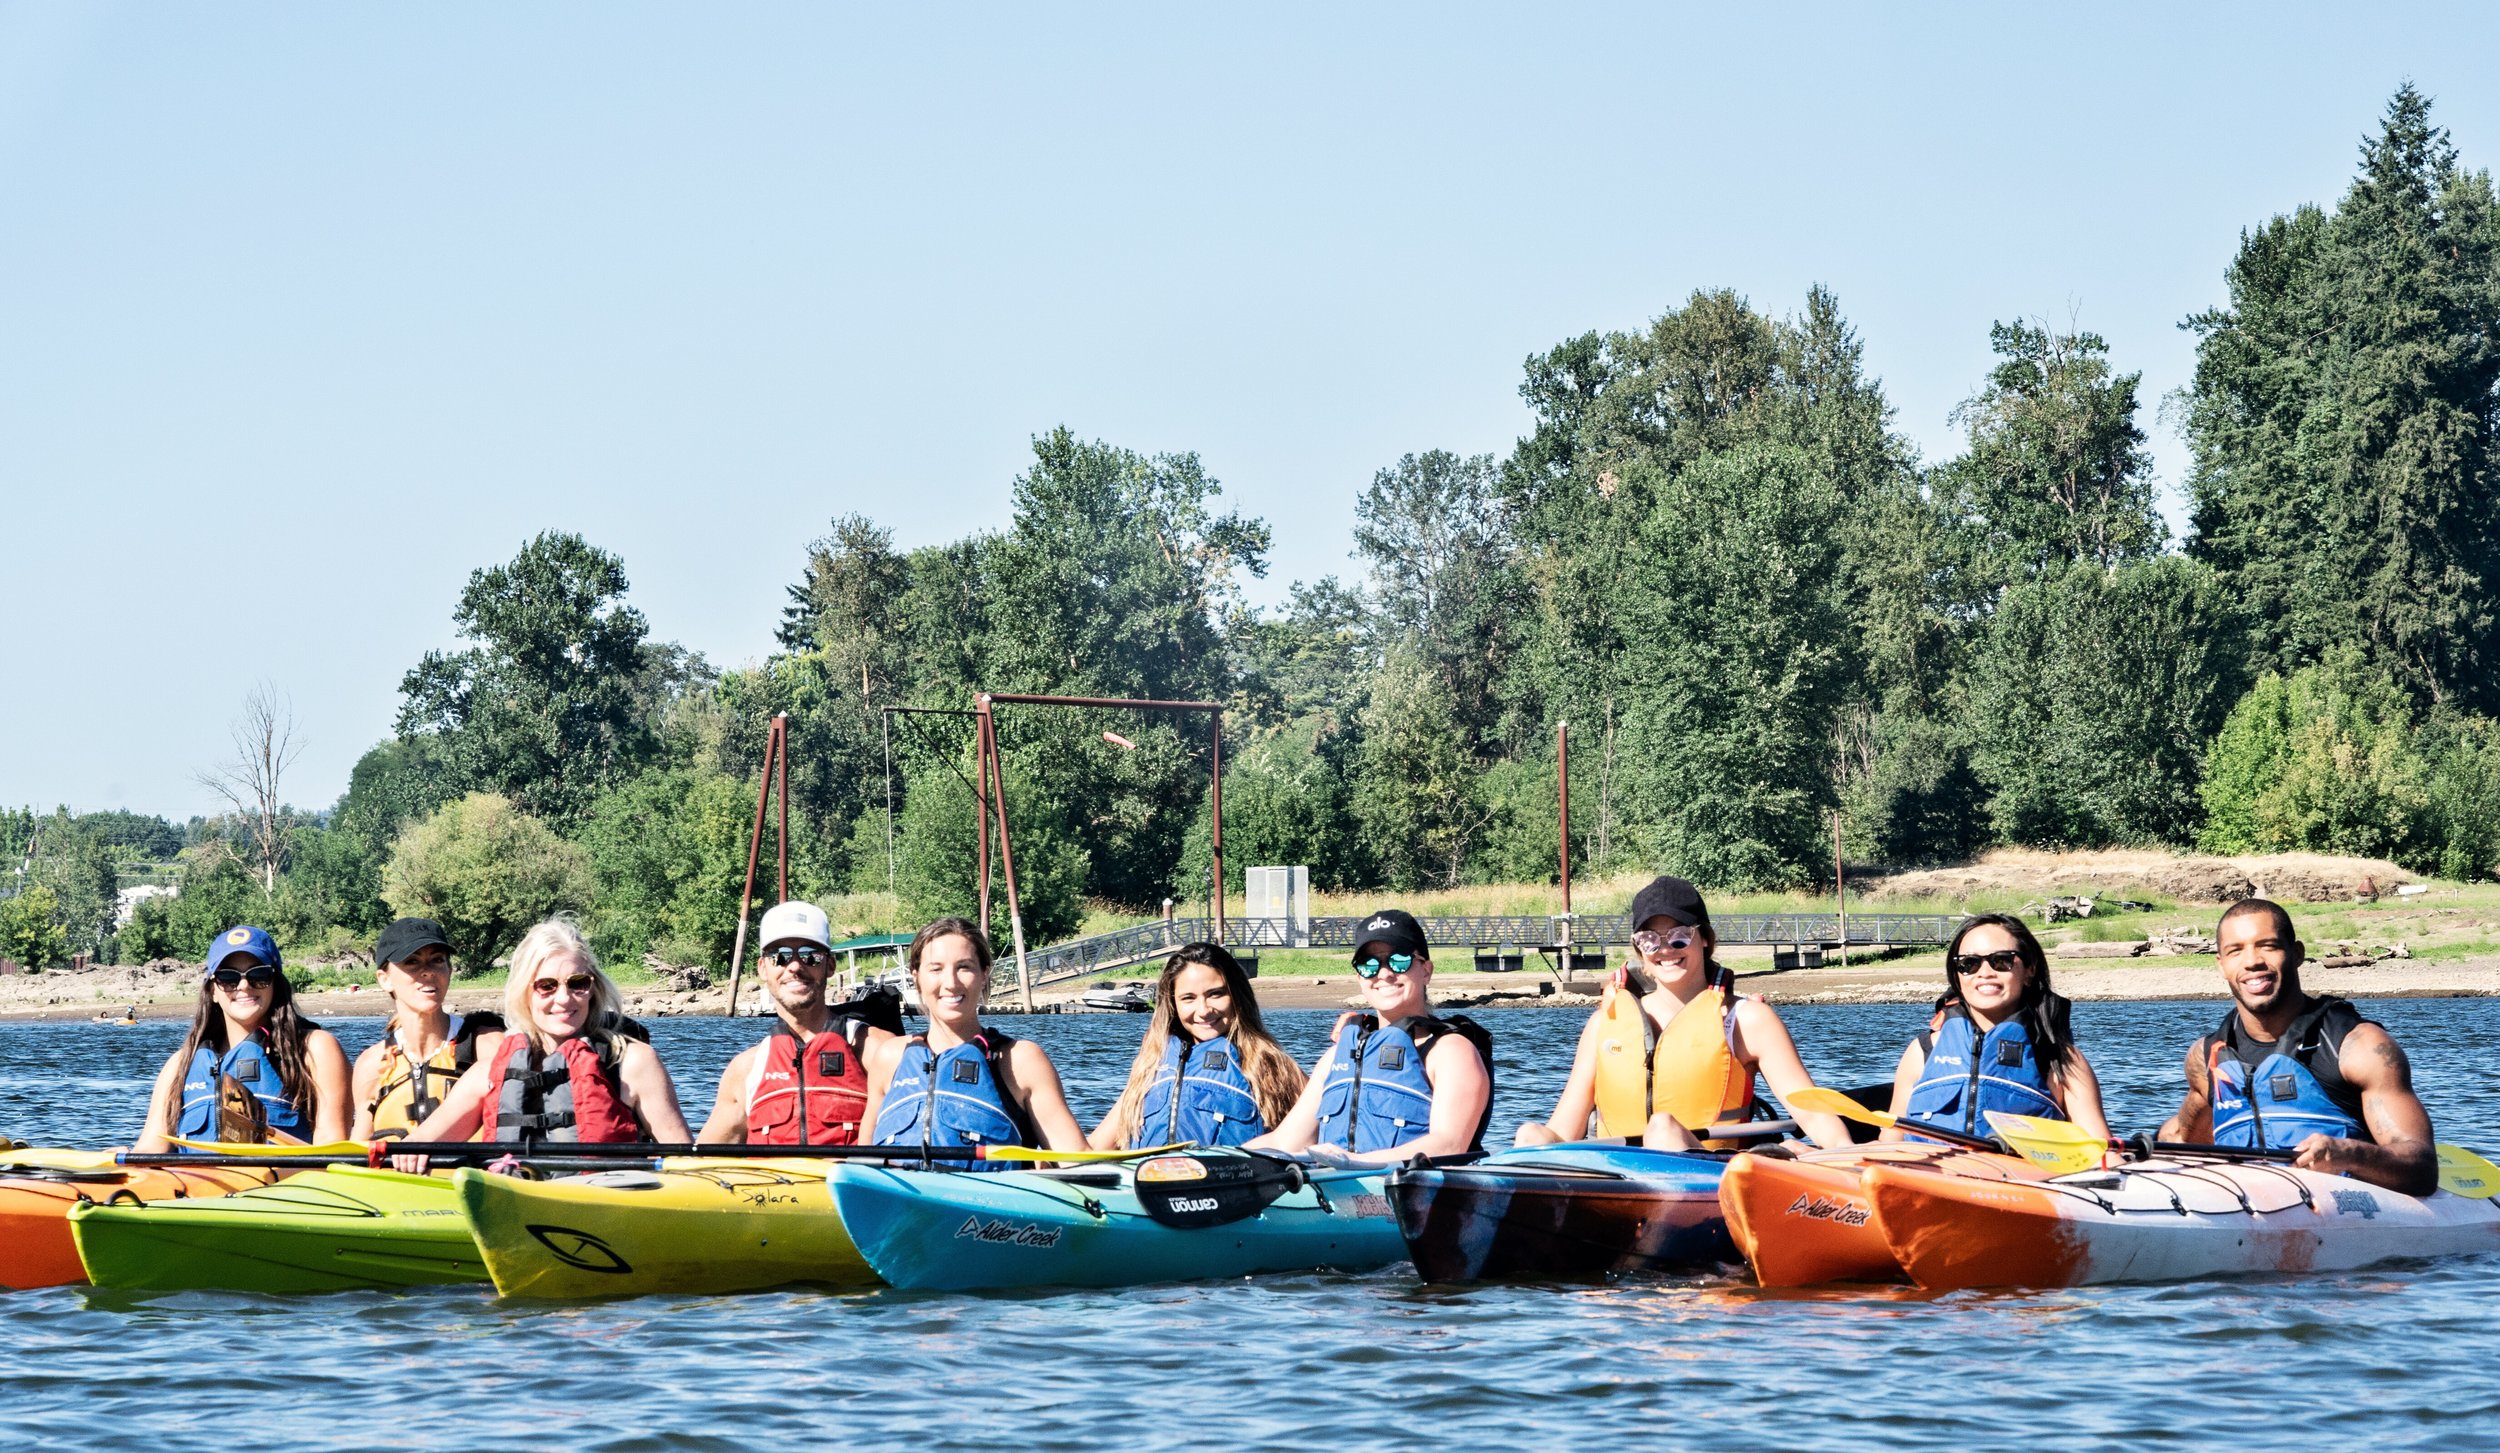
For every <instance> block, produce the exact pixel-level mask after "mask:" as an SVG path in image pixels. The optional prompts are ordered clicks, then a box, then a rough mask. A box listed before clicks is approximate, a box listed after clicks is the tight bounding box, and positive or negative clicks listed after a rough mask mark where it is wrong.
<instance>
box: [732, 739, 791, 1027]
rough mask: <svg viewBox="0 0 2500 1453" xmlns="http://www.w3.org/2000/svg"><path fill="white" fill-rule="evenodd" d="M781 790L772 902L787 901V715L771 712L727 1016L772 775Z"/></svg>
mask: <svg viewBox="0 0 2500 1453" xmlns="http://www.w3.org/2000/svg"><path fill="white" fill-rule="evenodd" d="M776 776H778V778H779V785H780V792H781V831H780V834H779V837H780V841H779V843H778V844H776V846H777V847H778V848H779V857H780V859H781V861H780V865H779V866H780V870H781V880H780V881H781V896H780V897H778V898H775V899H774V900H773V901H774V902H775V903H787V902H789V901H790V716H789V713H787V712H775V713H773V719H772V726H771V729H770V730H768V731H767V732H766V733H765V734H764V780H763V783H762V785H760V786H758V787H757V788H756V789H755V828H754V831H752V832H750V833H749V834H748V835H747V885H746V889H745V891H744V892H742V893H741V894H740V895H739V897H738V936H737V939H736V940H735V942H734V943H733V944H732V946H731V947H730V950H729V1017H730V1018H732V1019H735V1018H737V1017H738V980H739V978H740V976H742V975H743V974H744V973H745V972H746V966H747V913H748V910H750V909H751V908H753V907H754V905H755V863H756V859H757V858H759V857H761V856H762V855H763V851H764V804H765V803H766V802H769V801H771V800H772V797H773V791H774V784H775V778H776Z"/></svg>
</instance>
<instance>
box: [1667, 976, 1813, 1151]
mask: <svg viewBox="0 0 2500 1453" xmlns="http://www.w3.org/2000/svg"><path fill="white" fill-rule="evenodd" d="M1736 1052H1737V1053H1738V1054H1739V1055H1741V1056H1743V1057H1744V1060H1745V1062H1746V1063H1747V1064H1748V1065H1750V1066H1752V1067H1753V1068H1754V1069H1755V1070H1757V1071H1759V1072H1760V1073H1761V1075H1762V1080H1763V1083H1764V1084H1767V1085H1769V1086H1770V1087H1771V1093H1772V1094H1774V1095H1777V1096H1779V1097H1780V1098H1781V1099H1782V1100H1785V1099H1787V1098H1788V1097H1789V1096H1791V1095H1793V1094H1795V1093H1797V1092H1798V1091H1799V1090H1811V1089H1813V1088H1814V1076H1812V1075H1810V1074H1807V1073H1806V1062H1805V1061H1804V1060H1803V1059H1801V1058H1799V1057H1798V1054H1797V1042H1796V1041H1795V1040H1793V1039H1790V1038H1789V1037H1788V1026H1787V1025H1785V1024H1783V1023H1781V1022H1780V1016H1779V1011H1778V1010H1776V1009H1773V1008H1772V1007H1771V1006H1770V1005H1768V1004H1766V1003H1764V1002H1763V1001H1762V1000H1760V999H1741V1000H1738V1001H1737V1004H1736ZM1793 1118H1794V1119H1795V1120H1796V1122H1797V1128H1798V1129H1800V1130H1802V1131H1804V1132H1805V1133H1806V1139H1808V1140H1811V1141H1813V1142H1814V1143H1815V1144H1817V1145H1819V1146H1821V1147H1823V1148H1824V1149H1825V1150H1846V1149H1848V1148H1849V1144H1850V1141H1849V1124H1848V1122H1847V1121H1845V1120H1842V1119H1841V1118H1840V1117H1839V1116H1837V1115H1826V1114H1817V1113H1815V1112H1813V1111H1804V1110H1801V1111H1796V1112H1793ZM1684 1128H1685V1129H1687V1130H1689V1131H1691V1132H1693V1133H1694V1134H1696V1135H1698V1134H1700V1133H1701V1132H1702V1131H1704V1130H1706V1129H1708V1128H1709V1127H1707V1126H1703V1125H1687V1126H1685V1127H1684Z"/></svg>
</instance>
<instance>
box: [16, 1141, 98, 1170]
mask: <svg viewBox="0 0 2500 1453" xmlns="http://www.w3.org/2000/svg"><path fill="white" fill-rule="evenodd" d="M113 1156H114V1152H113V1151H109V1150H57V1149H49V1150H43V1149H36V1148H34V1147H32V1146H20V1147H19V1148H18V1149H16V1150H12V1151H9V1152H7V1153H6V1154H0V1174H6V1173H7V1170H8V1168H9V1167H10V1166H23V1167H25V1168H26V1169H28V1170H117V1169H119V1168H120V1167H118V1166H117V1165H115V1164H114V1162H113Z"/></svg>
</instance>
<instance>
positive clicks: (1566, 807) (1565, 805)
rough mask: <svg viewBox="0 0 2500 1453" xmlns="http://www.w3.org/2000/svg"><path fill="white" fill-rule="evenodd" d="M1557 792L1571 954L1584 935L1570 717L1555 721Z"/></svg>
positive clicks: (1565, 928) (1565, 933)
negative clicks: (1574, 849) (1575, 865)
mask: <svg viewBox="0 0 2500 1453" xmlns="http://www.w3.org/2000/svg"><path fill="white" fill-rule="evenodd" d="M1554 793H1555V814H1554V815H1555V820H1556V823H1557V834H1556V835H1557V838H1558V840H1559V841H1560V842H1561V844H1562V943H1563V952H1564V953H1566V954H1568V953H1570V952H1571V945H1572V943H1573V942H1574V941H1575V940H1577V939H1578V938H1579V936H1580V935H1579V933H1578V931H1577V929H1578V925H1577V924H1576V923H1574V922H1573V921H1572V917H1571V723H1569V722H1567V721H1558V722H1556V723H1554ZM1565 977H1566V978H1567V977H1569V976H1568V975H1565Z"/></svg>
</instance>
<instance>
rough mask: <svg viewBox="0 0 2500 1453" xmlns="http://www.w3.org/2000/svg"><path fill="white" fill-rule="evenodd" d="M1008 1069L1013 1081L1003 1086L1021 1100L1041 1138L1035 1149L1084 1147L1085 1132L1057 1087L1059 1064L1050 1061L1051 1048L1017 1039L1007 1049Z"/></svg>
mask: <svg viewBox="0 0 2500 1453" xmlns="http://www.w3.org/2000/svg"><path fill="white" fill-rule="evenodd" d="M1007 1071H1008V1074H1009V1075H1010V1076H1011V1077H1012V1078H1013V1080H1014V1083H1012V1084H1010V1085H1008V1086H1006V1089H1007V1092H1008V1093H1009V1094H1012V1095H1014V1096H1016V1097H1017V1098H1018V1099H1020V1100H1022V1101H1023V1102H1024V1113H1025V1114H1027V1115H1029V1116H1031V1117H1032V1119H1033V1128H1034V1130H1035V1131H1037V1132H1039V1133H1040V1135H1041V1137H1042V1143H1041V1145H1040V1146H1038V1147H1036V1148H1037V1149H1042V1150H1083V1149H1085V1148H1086V1146H1085V1132H1084V1131H1083V1130H1082V1129H1080V1128H1079V1127H1078V1125H1077V1123H1076V1114H1075V1112H1074V1111H1071V1110H1070V1109H1069V1108H1068V1094H1067V1091H1066V1090H1064V1089H1062V1088H1061V1087H1060V1084H1059V1067H1058V1066H1056V1065H1054V1064H1052V1063H1051V1062H1050V1051H1048V1050H1046V1049H1043V1048H1042V1047H1041V1046H1040V1045H1038V1044H1035V1043H1034V1042H1033V1041H1031V1040H1029V1039H1019V1040H1017V1041H1016V1042H1015V1044H1014V1045H1013V1046H1012V1047H1010V1048H1009V1049H1008V1051H1007Z"/></svg>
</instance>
